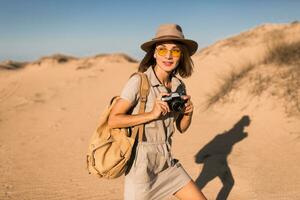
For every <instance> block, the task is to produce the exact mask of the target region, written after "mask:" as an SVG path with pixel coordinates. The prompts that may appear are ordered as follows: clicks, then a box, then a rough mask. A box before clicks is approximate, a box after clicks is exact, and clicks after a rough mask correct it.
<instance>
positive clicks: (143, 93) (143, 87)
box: [131, 72, 150, 142]
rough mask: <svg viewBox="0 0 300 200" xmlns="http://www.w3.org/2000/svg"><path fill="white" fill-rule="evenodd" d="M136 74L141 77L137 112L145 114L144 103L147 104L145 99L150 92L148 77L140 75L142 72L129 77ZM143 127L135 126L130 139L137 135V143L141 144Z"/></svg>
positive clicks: (141, 125) (142, 125)
mask: <svg viewBox="0 0 300 200" xmlns="http://www.w3.org/2000/svg"><path fill="white" fill-rule="evenodd" d="M135 74H138V75H139V76H140V77H141V84H140V90H139V94H140V98H139V101H140V107H139V112H138V114H141V113H144V112H145V108H146V102H147V97H148V94H149V91H150V89H149V88H150V85H149V81H148V77H147V75H146V74H144V73H142V72H136V73H134V74H132V75H131V76H133V75H135ZM144 127H145V124H140V125H138V126H135V127H134V128H133V132H132V135H131V137H132V138H134V139H135V138H136V135H137V133H139V136H138V137H139V138H138V141H139V142H142V140H143V133H144Z"/></svg>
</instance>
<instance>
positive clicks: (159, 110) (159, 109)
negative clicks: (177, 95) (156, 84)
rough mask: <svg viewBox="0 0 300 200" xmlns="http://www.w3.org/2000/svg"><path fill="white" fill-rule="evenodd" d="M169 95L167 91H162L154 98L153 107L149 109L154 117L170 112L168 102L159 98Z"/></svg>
mask: <svg viewBox="0 0 300 200" xmlns="http://www.w3.org/2000/svg"><path fill="white" fill-rule="evenodd" d="M169 95H170V94H169V93H164V92H162V93H160V94H159V95H158V97H157V98H156V100H155V103H154V106H153V109H152V111H151V114H152V116H153V118H154V119H157V118H159V117H160V116H161V115H166V114H167V113H168V112H170V108H169V106H168V103H167V102H164V101H162V100H161V97H163V96H169Z"/></svg>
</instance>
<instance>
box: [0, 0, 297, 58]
mask: <svg viewBox="0 0 300 200" xmlns="http://www.w3.org/2000/svg"><path fill="white" fill-rule="evenodd" d="M299 8H300V1H297V0H293V1H292V0H286V1H284V0H282V1H279V0H273V1H271V0H261V1H258V0H252V1H250V0H249V1H242V0H241V1H233V0H231V1H230V0H228V1H217V0H211V1H200V0H194V1H191V0H160V1H156V0H152V1H149V0H132V1H129V0H127V1H126V0H123V1H122V0H119V1H117V0H106V1H102V0H98V1H95V0H85V1H83V0H81V1H80V0H0V61H1V60H7V59H11V60H19V61H23V60H35V59H38V58H39V57H41V56H46V55H51V54H54V53H64V54H68V55H73V56H78V57H82V56H92V55H96V54H100V53H117V52H123V53H126V54H128V55H130V56H132V57H134V58H136V59H141V58H142V56H143V55H144V52H143V51H142V50H141V49H140V44H142V43H143V42H144V41H147V40H150V39H151V38H152V37H153V36H154V34H155V32H156V29H157V27H158V26H159V25H160V24H162V23H177V24H179V25H181V26H182V28H183V31H184V34H185V37H186V38H190V39H194V40H196V41H197V42H198V43H199V49H201V48H204V47H206V46H208V45H210V44H213V43H214V42H216V41H217V40H220V39H223V38H226V37H229V36H232V35H236V34H238V33H240V32H242V31H246V30H248V29H250V28H254V27H256V26H258V25H261V24H265V23H289V22H292V21H295V20H300V11H299Z"/></svg>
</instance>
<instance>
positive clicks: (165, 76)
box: [154, 65, 171, 85]
mask: <svg viewBox="0 0 300 200" xmlns="http://www.w3.org/2000/svg"><path fill="white" fill-rule="evenodd" d="M154 72H155V74H156V76H157V78H158V80H159V81H160V82H161V83H162V84H163V85H167V83H169V82H170V74H171V72H166V71H163V70H161V69H160V68H159V67H158V66H157V65H156V66H155V67H154Z"/></svg>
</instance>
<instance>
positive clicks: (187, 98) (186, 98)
mask: <svg viewBox="0 0 300 200" xmlns="http://www.w3.org/2000/svg"><path fill="white" fill-rule="evenodd" d="M181 98H183V99H184V100H189V99H191V96H190V95H183V96H181Z"/></svg>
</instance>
